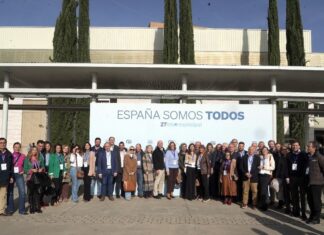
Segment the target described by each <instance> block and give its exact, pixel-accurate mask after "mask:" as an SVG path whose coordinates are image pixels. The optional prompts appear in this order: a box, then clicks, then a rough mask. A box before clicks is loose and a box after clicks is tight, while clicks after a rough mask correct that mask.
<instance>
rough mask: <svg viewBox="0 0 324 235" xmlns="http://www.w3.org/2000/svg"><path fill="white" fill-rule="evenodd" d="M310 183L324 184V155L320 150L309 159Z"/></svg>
mask: <svg viewBox="0 0 324 235" xmlns="http://www.w3.org/2000/svg"><path fill="white" fill-rule="evenodd" d="M308 167H309V184H310V185H324V156H323V155H321V154H320V153H319V152H317V153H315V154H314V156H310V157H309V160H308Z"/></svg>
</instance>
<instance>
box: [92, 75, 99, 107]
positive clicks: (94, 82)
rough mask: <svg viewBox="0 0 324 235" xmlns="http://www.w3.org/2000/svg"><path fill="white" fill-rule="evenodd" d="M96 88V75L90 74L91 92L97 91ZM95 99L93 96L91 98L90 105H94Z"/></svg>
mask: <svg viewBox="0 0 324 235" xmlns="http://www.w3.org/2000/svg"><path fill="white" fill-rule="evenodd" d="M97 87H98V79H97V74H95V73H93V74H92V83H91V88H92V90H97ZM96 102H97V99H96V97H95V96H92V100H91V103H96Z"/></svg>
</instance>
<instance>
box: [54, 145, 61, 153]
mask: <svg viewBox="0 0 324 235" xmlns="http://www.w3.org/2000/svg"><path fill="white" fill-rule="evenodd" d="M57 146H60V147H61V152H60V153H62V152H63V148H62V145H61V144H55V145H54V149H53V152H54V153H56V147H57Z"/></svg>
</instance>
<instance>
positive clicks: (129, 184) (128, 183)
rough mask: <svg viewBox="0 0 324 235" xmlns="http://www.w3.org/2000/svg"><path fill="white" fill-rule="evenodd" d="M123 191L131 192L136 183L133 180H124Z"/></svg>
mask: <svg viewBox="0 0 324 235" xmlns="http://www.w3.org/2000/svg"><path fill="white" fill-rule="evenodd" d="M123 184H124V185H123V186H124V191H125V192H133V191H135V189H136V184H135V183H134V182H133V181H124V183H123Z"/></svg>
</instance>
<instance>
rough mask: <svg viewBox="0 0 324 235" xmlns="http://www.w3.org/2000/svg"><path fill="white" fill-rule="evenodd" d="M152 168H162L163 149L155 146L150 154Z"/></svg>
mask: <svg viewBox="0 0 324 235" xmlns="http://www.w3.org/2000/svg"><path fill="white" fill-rule="evenodd" d="M152 157H153V166H154V170H164V169H165V164H164V150H161V149H160V148H158V147H156V148H155V149H154V151H153V154H152Z"/></svg>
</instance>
